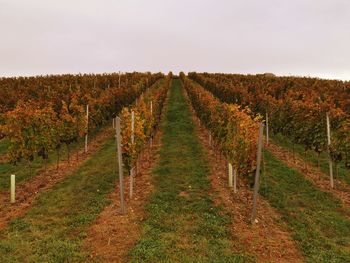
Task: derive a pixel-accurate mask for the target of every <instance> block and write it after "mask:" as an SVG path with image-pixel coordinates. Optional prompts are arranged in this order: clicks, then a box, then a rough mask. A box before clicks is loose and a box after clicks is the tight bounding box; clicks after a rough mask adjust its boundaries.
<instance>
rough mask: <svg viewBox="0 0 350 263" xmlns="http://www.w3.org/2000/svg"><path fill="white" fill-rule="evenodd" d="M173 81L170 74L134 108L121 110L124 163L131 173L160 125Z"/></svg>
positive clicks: (149, 90) (137, 102) (138, 101)
mask: <svg viewBox="0 0 350 263" xmlns="http://www.w3.org/2000/svg"><path fill="white" fill-rule="evenodd" d="M171 80H172V73H171V72H170V73H169V74H168V76H167V77H166V79H164V80H161V81H158V82H157V83H155V84H154V85H153V86H152V87H151V88H150V89H148V90H147V91H146V92H144V93H143V95H142V96H141V97H140V98H139V99H138V100H137V101H136V102H135V103H134V104H133V105H132V106H130V107H124V108H123V109H122V110H121V113H120V122H121V136H122V155H123V163H124V166H125V167H126V169H127V170H128V171H129V172H130V170H131V169H132V168H133V167H135V164H136V161H137V159H138V157H139V155H140V152H141V150H142V149H143V147H144V145H145V143H146V142H147V141H149V140H150V139H152V138H153V135H154V132H155V130H156V128H157V126H158V125H159V122H160V117H161V113H162V109H163V105H164V101H165V99H166V97H167V93H168V90H169V88H170V85H171ZM132 115H133V116H132ZM132 121H133V124H132Z"/></svg>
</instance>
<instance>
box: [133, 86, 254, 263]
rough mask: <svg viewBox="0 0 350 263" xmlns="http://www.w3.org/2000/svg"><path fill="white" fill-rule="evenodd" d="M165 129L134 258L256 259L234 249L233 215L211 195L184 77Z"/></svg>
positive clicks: (173, 95)
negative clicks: (216, 204)
mask: <svg viewBox="0 0 350 263" xmlns="http://www.w3.org/2000/svg"><path fill="white" fill-rule="evenodd" d="M162 130H163V139H162V148H161V149H160V160H159V164H158V166H156V168H155V169H154V173H153V174H154V177H153V180H154V182H153V184H154V188H155V189H154V193H153V194H152V196H151V197H150V203H149V204H148V205H147V207H146V212H147V213H148V218H147V220H145V221H144V222H143V224H142V237H141V239H140V240H139V241H138V242H137V244H136V245H135V247H134V248H133V249H132V250H131V251H130V257H131V261H132V262H247V261H253V259H252V258H251V257H248V256H246V255H238V254H234V253H233V252H232V249H231V248H232V236H231V234H230V231H229V227H228V226H229V224H230V217H229V216H228V215H227V214H225V212H224V211H223V209H222V208H221V207H216V206H215V205H214V203H213V200H212V198H211V197H210V195H209V192H210V191H211V189H210V182H209V180H208V174H209V167H208V164H207V160H206V158H205V155H204V153H203V152H202V147H201V145H200V143H199V140H198V138H197V137H196V135H195V132H194V124H193V122H192V119H191V113H190V110H189V106H188V104H187V103H186V100H185V98H184V96H183V94H182V91H181V85H180V81H179V80H174V81H173V85H172V88H171V93H170V99H169V105H168V112H167V113H166V116H165V119H164V121H163V123H162Z"/></svg>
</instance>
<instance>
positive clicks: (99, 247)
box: [84, 132, 161, 262]
mask: <svg viewBox="0 0 350 263" xmlns="http://www.w3.org/2000/svg"><path fill="white" fill-rule="evenodd" d="M160 137H161V135H160V132H158V133H157V135H156V137H155V140H154V144H153V147H152V148H151V149H150V150H146V151H145V152H144V153H143V154H142V157H141V158H140V160H139V171H138V173H137V175H136V176H135V185H134V194H133V198H132V199H130V198H129V180H128V179H129V177H126V180H124V189H125V193H126V195H125V197H126V199H125V203H126V209H127V212H126V214H125V215H122V214H120V197H119V181H118V182H117V183H116V187H115V191H114V192H113V193H112V194H111V195H110V199H111V200H112V203H111V204H110V205H109V206H107V207H105V208H104V210H103V211H102V213H101V214H100V216H99V217H98V219H97V220H96V222H95V223H94V224H93V225H92V226H91V227H90V229H89V231H88V236H87V238H86V240H85V244H84V246H85V247H86V248H87V249H88V250H90V251H92V252H91V254H90V258H91V259H96V258H97V259H99V260H102V261H103V262H126V261H127V257H128V255H127V252H128V251H129V249H130V248H131V247H132V246H133V245H134V244H135V242H136V241H137V240H138V239H139V237H140V230H141V228H140V225H139V222H140V221H142V220H143V219H144V218H145V212H144V205H145V204H146V203H147V200H148V197H149V196H150V194H151V193H152V190H153V186H152V184H151V180H152V175H151V168H152V167H153V166H154V165H155V163H156V162H157V160H158V157H159V156H158V154H157V151H158V149H159V147H160Z"/></svg>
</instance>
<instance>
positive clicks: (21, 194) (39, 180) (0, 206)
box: [0, 128, 113, 230]
mask: <svg viewBox="0 0 350 263" xmlns="http://www.w3.org/2000/svg"><path fill="white" fill-rule="evenodd" d="M112 133H113V131H112V130H111V129H110V128H107V129H104V130H102V131H101V132H100V133H99V134H97V136H96V137H95V138H94V139H92V141H91V142H90V143H89V148H88V153H87V154H85V153H84V150H80V152H79V159H78V160H77V158H75V156H72V157H71V158H70V162H69V163H68V160H64V161H61V162H60V165H59V170H58V171H57V166H56V164H51V165H49V166H48V167H47V169H46V172H45V171H44V172H42V173H40V174H39V175H37V176H34V177H33V178H31V179H29V180H27V181H25V182H23V183H19V184H18V185H16V203H15V204H11V203H10V192H9V190H8V191H2V192H0V211H1V212H0V230H1V229H3V228H5V227H6V225H7V223H8V222H9V221H10V220H12V219H14V218H16V217H19V216H22V215H24V214H25V213H26V212H27V211H28V209H29V208H30V207H31V205H32V203H33V201H34V200H35V198H36V197H37V196H38V195H39V194H40V193H42V192H45V191H48V190H49V189H50V188H52V187H53V186H54V185H55V184H57V183H58V182H60V181H62V180H63V179H64V178H65V177H66V176H68V175H69V174H71V173H73V172H74V171H76V170H77V169H78V168H79V166H80V165H81V164H82V163H83V162H85V161H86V160H87V159H88V158H89V157H90V156H91V155H92V154H94V153H95V152H97V151H98V149H99V148H100V147H101V146H102V144H103V142H105V141H106V140H107V139H108V138H110V137H111V134H112Z"/></svg>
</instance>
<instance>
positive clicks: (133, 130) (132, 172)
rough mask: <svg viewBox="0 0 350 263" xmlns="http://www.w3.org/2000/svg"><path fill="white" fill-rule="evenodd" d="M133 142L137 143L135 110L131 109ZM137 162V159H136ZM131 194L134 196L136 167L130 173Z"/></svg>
mask: <svg viewBox="0 0 350 263" xmlns="http://www.w3.org/2000/svg"><path fill="white" fill-rule="evenodd" d="M131 144H132V145H134V144H135V112H134V111H131ZM136 162H137V160H136ZM129 183H130V185H129V192H130V193H129V194H130V198H132V195H133V190H134V189H133V188H134V167H132V168H131V169H130V175H129Z"/></svg>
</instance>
